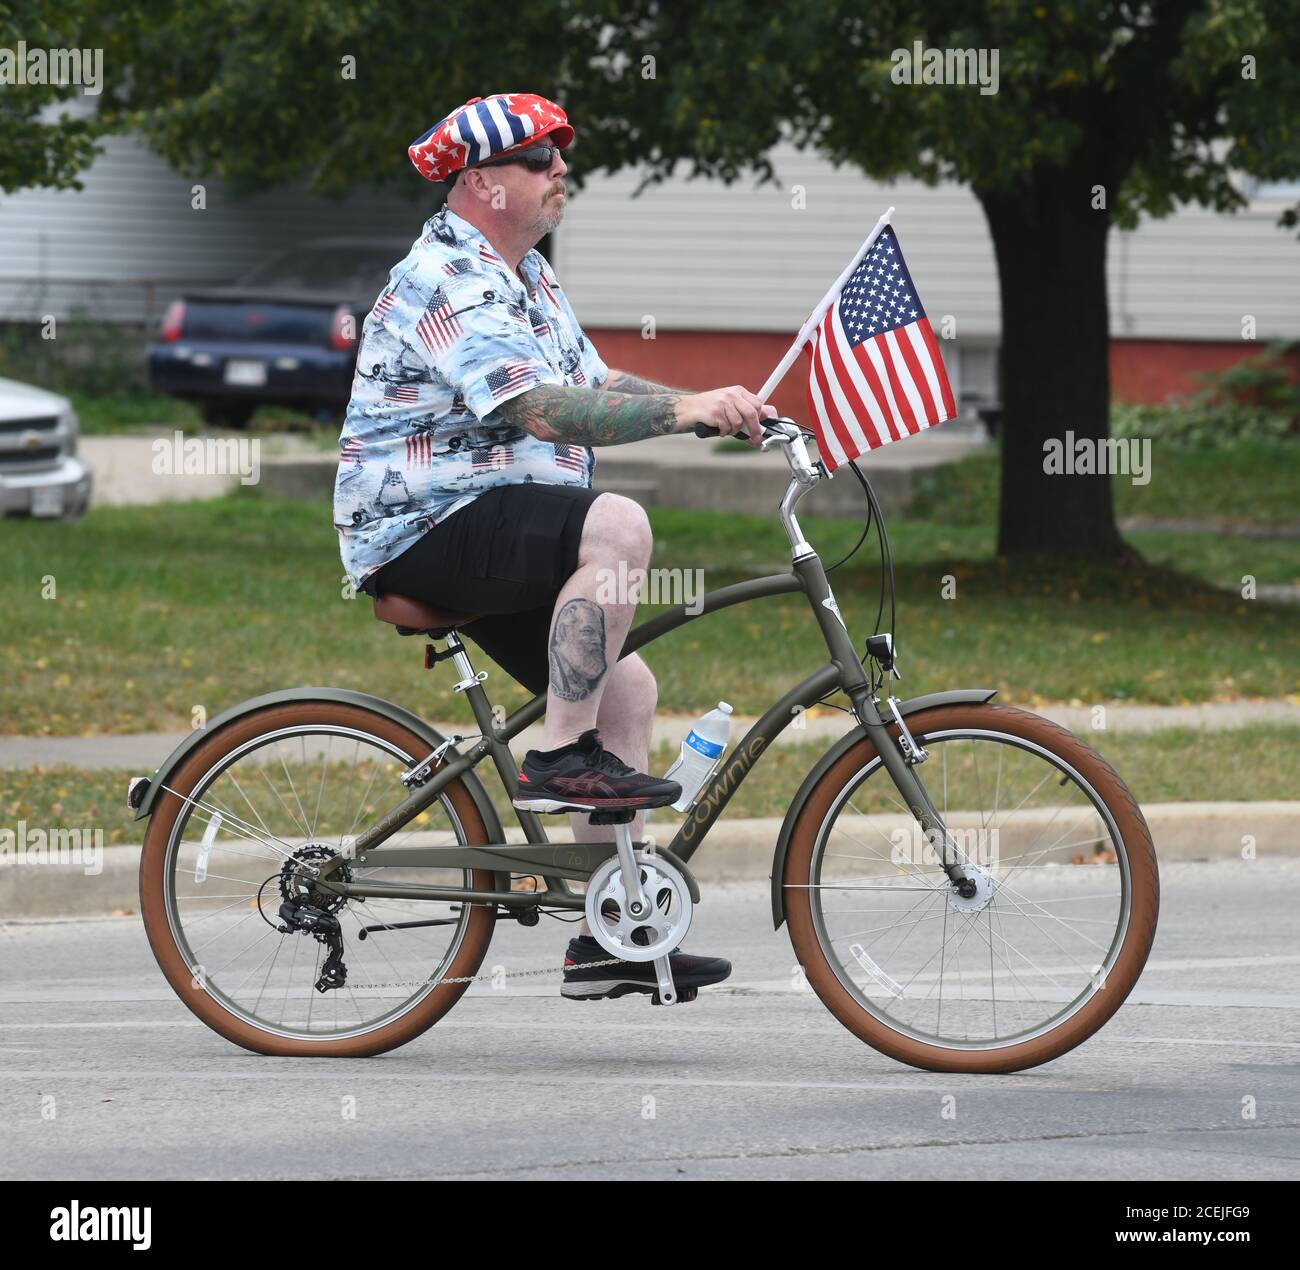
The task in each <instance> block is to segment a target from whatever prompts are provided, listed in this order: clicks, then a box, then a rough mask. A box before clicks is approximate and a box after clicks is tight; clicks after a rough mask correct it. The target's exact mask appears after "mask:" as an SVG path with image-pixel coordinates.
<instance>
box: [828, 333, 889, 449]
mask: <svg viewBox="0 0 1300 1270" xmlns="http://www.w3.org/2000/svg"><path fill="white" fill-rule="evenodd" d="M831 329H832V331H833V332H834V335H835V351H836V352H837V353H838V354H839V357H840V362H839V363H837V364H842V365H843V373H844V375H846V376H847V377H848V379H849V380H850V381H851V382H852V384H853V388H854V391H855V392H856V393H857V396H858V399H859V400H860V401H861V403H862V409H863V413H864V415H865V416H866V417H865V418H861V419H859V424H860V430H861V432H862V435H863V438H864V439H865V441H866V444H867V449H869V450H874V449H876V448H877V447H878V446H882V445H884V444H885V442H886V441H888V440H889V436H888V433H887V431H886V428H885V416H884V415H883V414H882V413H881V410H880V403H879V401H878V400H877V397H876V393H875V390H874V389H873V388H872V386H871V384H870V383H868V381H867V377H866V374H865V373H864V372H865V371H866V370H867V369H869V368H868V367H866V366H864V365H863V363H862V361H861V359H860V358H859V357H858V356H857V350H856V349H853V348H850V347H849V338H848V336H847V335H846V334H845V331H844V325H843V323H842V322H841V321H840V319H839V314H836V315H835V321H834V324H833V326H832V328H831Z"/></svg>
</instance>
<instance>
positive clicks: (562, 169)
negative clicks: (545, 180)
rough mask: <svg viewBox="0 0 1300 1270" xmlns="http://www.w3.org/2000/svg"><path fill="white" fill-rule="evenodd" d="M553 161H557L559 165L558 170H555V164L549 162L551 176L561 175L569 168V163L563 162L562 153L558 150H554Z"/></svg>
mask: <svg viewBox="0 0 1300 1270" xmlns="http://www.w3.org/2000/svg"><path fill="white" fill-rule="evenodd" d="M555 163H558V164H559V165H560V170H559V171H558V172H557V171H556V170H555V164H554V163H553V164H551V175H552V176H563V175H564V174H565V173H566V172H567V171H568V170H569V165H568V164H567V163H565V161H564V155H563V154H561V153H560V151H559V150H557V151H556V152H555Z"/></svg>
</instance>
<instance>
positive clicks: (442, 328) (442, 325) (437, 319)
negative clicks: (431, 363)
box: [415, 287, 461, 353]
mask: <svg viewBox="0 0 1300 1270" xmlns="http://www.w3.org/2000/svg"><path fill="white" fill-rule="evenodd" d="M415 329H416V331H417V332H418V333H419V336H420V338H421V339H422V340H423V341H424V346H425V347H426V348H427V349H428V350H429V352H431V353H439V352H442V350H443V349H447V348H450V347H451V346H452V344H453V343H454V342H455V339H456V336H458V335H459V334H460V329H461V328H460V323H459V322H457V321H456V315H455V313H454V312H453V310H452V307H451V301H450V300H448V299H447V297H446V295H445V294H444V292H443V290H442V288H441V287H439V288H438V289H437V290H436V291H435V292H434V293H433V299H432V300H430V301H429V304H428V307H427V308H426V309H425V310H424V314H423V316H422V317H421V318H420V320H419V322H417V323H416V325H415Z"/></svg>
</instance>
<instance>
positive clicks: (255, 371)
mask: <svg viewBox="0 0 1300 1270" xmlns="http://www.w3.org/2000/svg"><path fill="white" fill-rule="evenodd" d="M410 247H411V244H410V243H409V242H407V241H406V240H404V239H380V238H321V239H316V240H313V241H311V242H307V243H303V244H302V245H301V246H298V247H295V248H294V249H292V250H291V251H288V252H286V253H285V254H283V255H281V256H276V257H274V258H273V259H271V260H269V261H267V262H266V263H264V264H262V265H259V266H258V267H257V268H255V269H253V270H252V271H251V272H249V273H248V274H246V275H244V277H242V278H240V279H239V280H238V281H237V282H235V283H233V284H232V285H230V286H226V287H205V288H203V289H201V290H194V291H187V292H186V293H185V294H184V295H182V296H181V297H180V298H179V299H176V300H174V301H172V303H171V305H170V306H169V307H168V309H167V312H166V315H165V317H164V318H163V321H162V326H161V329H160V330H159V332H158V336H157V339H156V341H155V342H154V343H152V344H151V345H150V346H149V354H148V356H149V378H150V382H151V384H152V385H153V387H154V389H155V390H156V391H158V392H161V393H167V394H170V395H171V396H173V397H181V398H183V399H185V400H188V401H193V402H195V403H196V404H197V405H198V407H199V409H200V410H201V412H202V414H203V417H204V418H205V419H206V420H207V421H208V422H209V423H213V424H217V425H220V426H224V427H244V426H245V425H246V424H247V423H248V420H249V418H250V417H251V415H252V413H253V411H254V410H256V409H257V407H258V406H261V405H286V406H293V407H295V408H298V409H306V410H311V411H313V412H318V411H324V412H327V413H329V414H337V413H340V412H341V411H342V410H343V409H344V408H345V407H346V405H347V402H348V398H349V396H350V395H351V390H352V373H353V369H354V367H355V364H356V357H357V340H358V339H359V337H360V334H361V324H362V322H363V321H365V317H366V314H368V313H369V312H370V309H371V306H372V305H373V304H374V302H375V300H376V299H377V298H378V296H379V293H380V291H381V290H383V287H384V284H385V283H386V282H387V280H388V274H389V271H390V270H391V269H392V267H393V266H394V265H395V264H396V263H397V262H398V261H399V260H401V259H402V258H403V257H404V256H405V255H406V254H407V252H408V251H409V250H410Z"/></svg>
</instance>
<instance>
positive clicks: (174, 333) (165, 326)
mask: <svg viewBox="0 0 1300 1270" xmlns="http://www.w3.org/2000/svg"><path fill="white" fill-rule="evenodd" d="M184 325H185V301H184V300H173V301H172V302H171V303H170V304H169V305H168V306H167V312H166V314H165V315H164V317H163V323H162V338H163V340H164V342H166V343H168V344H174V343H175V342H176V341H177V340H178V339H180V337H181V327H182V326H184Z"/></svg>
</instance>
